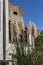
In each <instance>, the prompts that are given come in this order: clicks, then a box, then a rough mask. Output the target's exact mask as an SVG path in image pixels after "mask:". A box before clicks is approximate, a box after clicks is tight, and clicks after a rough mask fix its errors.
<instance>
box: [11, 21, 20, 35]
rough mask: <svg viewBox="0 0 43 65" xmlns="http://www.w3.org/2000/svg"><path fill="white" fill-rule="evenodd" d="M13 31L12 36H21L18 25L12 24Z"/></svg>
mask: <svg viewBox="0 0 43 65" xmlns="http://www.w3.org/2000/svg"><path fill="white" fill-rule="evenodd" d="M11 30H12V34H14V36H15V35H19V34H20V29H19V26H18V23H17V22H16V23H13V22H12V23H11Z"/></svg>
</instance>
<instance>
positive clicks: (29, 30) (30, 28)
mask: <svg viewBox="0 0 43 65" xmlns="http://www.w3.org/2000/svg"><path fill="white" fill-rule="evenodd" d="M27 29H28V33H29V34H32V25H31V22H29V25H28V27H27Z"/></svg>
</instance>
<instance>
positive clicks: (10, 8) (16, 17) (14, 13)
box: [0, 0, 23, 60]
mask: <svg viewBox="0 0 43 65" xmlns="http://www.w3.org/2000/svg"><path fill="white" fill-rule="evenodd" d="M5 16H6V19H5V21H6V30H5V31H6V60H11V59H12V56H10V55H9V53H13V52H12V48H13V46H14V45H13V44H12V42H11V39H12V35H11V29H10V23H11V22H14V23H16V22H18V24H19V22H21V21H23V11H22V8H21V7H19V6H16V5H14V4H12V3H10V2H8V0H5ZM0 17H1V18H0V52H1V53H0V60H3V24H4V22H3V0H0ZM14 49H15V48H14ZM15 52H16V50H15ZM15 52H14V53H15Z"/></svg>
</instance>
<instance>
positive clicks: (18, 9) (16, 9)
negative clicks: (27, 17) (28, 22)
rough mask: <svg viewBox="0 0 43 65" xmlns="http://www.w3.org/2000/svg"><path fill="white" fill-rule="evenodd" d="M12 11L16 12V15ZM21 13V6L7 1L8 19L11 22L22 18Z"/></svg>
mask: <svg viewBox="0 0 43 65" xmlns="http://www.w3.org/2000/svg"><path fill="white" fill-rule="evenodd" d="M14 12H17V15H15V14H14ZM22 14H23V12H22V8H21V7H19V6H16V5H14V4H12V3H9V20H11V21H12V22H16V21H17V22H20V21H21V20H22V19H23V17H22Z"/></svg>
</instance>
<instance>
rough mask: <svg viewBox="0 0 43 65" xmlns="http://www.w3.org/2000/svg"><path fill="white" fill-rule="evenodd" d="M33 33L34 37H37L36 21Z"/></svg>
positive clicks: (33, 25)
mask: <svg viewBox="0 0 43 65" xmlns="http://www.w3.org/2000/svg"><path fill="white" fill-rule="evenodd" d="M32 35H33V36H34V38H36V37H37V28H36V25H35V24H34V23H32Z"/></svg>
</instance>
